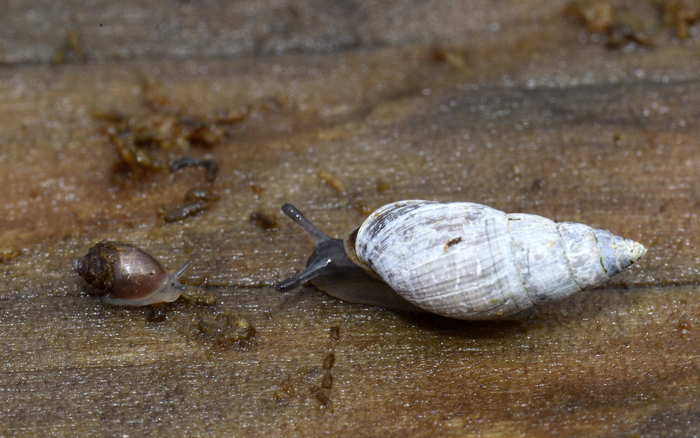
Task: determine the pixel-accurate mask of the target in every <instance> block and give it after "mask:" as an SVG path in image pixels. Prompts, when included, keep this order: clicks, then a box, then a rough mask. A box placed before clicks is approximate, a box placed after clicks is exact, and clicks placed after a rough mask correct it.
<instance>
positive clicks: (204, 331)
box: [196, 312, 255, 348]
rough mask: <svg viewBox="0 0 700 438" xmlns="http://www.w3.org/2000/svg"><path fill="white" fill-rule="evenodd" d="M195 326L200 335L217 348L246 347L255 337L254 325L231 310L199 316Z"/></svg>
mask: <svg viewBox="0 0 700 438" xmlns="http://www.w3.org/2000/svg"><path fill="white" fill-rule="evenodd" d="M196 327H197V330H198V331H199V333H200V334H201V336H202V337H203V338H204V339H206V340H207V341H209V342H211V343H212V344H213V345H214V347H217V348H230V347H239V348H247V347H249V346H250V345H251V344H252V342H253V339H254V337H255V327H253V325H252V324H251V323H250V322H248V320H247V319H245V318H242V317H240V316H238V315H236V314H235V313H232V312H223V313H219V314H217V315H213V316H212V315H204V316H201V317H200V318H199V320H198V321H197V326H196Z"/></svg>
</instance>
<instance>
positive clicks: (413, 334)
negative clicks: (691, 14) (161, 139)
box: [0, 0, 700, 437]
mask: <svg viewBox="0 0 700 438" xmlns="http://www.w3.org/2000/svg"><path fill="white" fill-rule="evenodd" d="M611 3H612V2H611ZM618 3H619V4H623V3H624V2H618ZM120 4H123V7H122V9H116V6H111V8H114V9H110V7H108V6H106V5H103V6H104V7H99V5H98V6H96V7H92V6H91V7H90V8H85V7H84V6H83V4H82V2H78V1H72V2H65V5H64V6H62V7H61V8H63V9H61V13H55V12H56V8H57V6H53V2H44V3H42V2H34V5H33V6H32V7H31V8H30V7H28V6H26V5H25V2H10V3H9V5H8V7H9V10H10V11H11V14H9V15H7V14H4V15H3V17H1V18H0V23H2V26H0V53H1V56H2V59H3V62H4V64H3V67H2V69H0V169H1V171H0V187H3V194H4V200H3V202H2V203H0V259H1V260H3V262H1V263H0V279H1V281H0V339H1V342H2V344H1V347H2V348H0V376H1V379H0V400H2V403H1V404H0V435H2V436H47V435H53V436H75V435H76V434H79V435H83V436H115V435H129V436H143V435H146V434H148V435H151V436H166V435H167V436H380V435H381V436H470V437H471V436H475V437H476V436H483V437H495V436H504V437H514V436H537V437H539V436H543V437H547V436H557V437H559V436H581V437H584V436H585V437H590V436H601V437H617V436H644V437H646V436H649V437H653V436H676V437H686V436H695V435H697V434H698V433H700V408H699V406H700V359H699V354H700V330H699V327H700V303H699V301H698V293H699V292H700V289H699V286H698V285H699V284H700V269H698V265H699V263H700V256H698V250H697V246H698V235H700V221H699V220H698V211H699V209H700V179H699V176H698V174H699V170H700V150H699V149H698V138H700V123H698V115H700V110H699V108H700V76H699V75H698V73H697V72H698V71H700V58H698V57H697V48H698V44H697V39H696V38H695V37H694V33H693V31H694V29H692V28H691V35H690V36H691V37H690V38H689V39H687V40H679V39H678V38H677V37H676V36H675V35H674V31H673V29H668V28H666V27H664V26H663V24H662V19H661V18H660V16H659V13H658V11H657V10H656V9H655V8H654V7H652V6H650V5H651V2H649V4H647V3H644V2H636V3H632V4H637V5H642V6H643V7H642V6H639V8H637V9H635V8H634V7H633V8H632V10H633V12H634V13H638V14H640V16H641V17H643V18H644V19H646V20H650V21H651V22H652V23H656V27H655V28H654V33H653V35H654V38H655V45H654V47H651V48H645V47H640V46H639V45H634V44H633V45H632V46H629V47H626V48H622V49H609V48H606V46H605V38H606V36H605V35H592V34H590V33H588V32H587V31H586V30H585V26H583V25H581V24H580V23H577V22H576V21H575V20H573V19H571V18H567V17H566V16H565V14H564V13H563V10H564V8H565V7H566V5H567V4H568V2H564V1H546V2H545V1H538V0H531V1H521V0H518V1H516V0H511V1H498V2H490V1H474V2H467V1H463V2H457V1H449V2H442V1H440V2H437V1H436V2H419V1H408V0H407V1H397V2H391V3H390V5H389V6H387V3H386V2H349V3H346V2H321V1H319V2H313V1H312V2H305V4H304V6H299V7H297V6H294V4H296V2H283V1H282V2H276V1H272V0H270V1H260V2H252V1H251V2H245V1H244V2H236V3H235V5H229V4H228V3H225V2H186V1H183V2H175V1H167V2H166V1H159V2H139V1H135V0H134V1H130V2H121V3H120ZM615 5H616V6H619V5H618V4H617V3H615ZM628 6H629V4H628ZM154 23H157V24H159V26H154ZM285 23H286V24H285ZM76 41H79V43H76ZM51 60H54V61H56V62H58V61H60V62H61V63H60V64H50V63H49V62H50V61H51ZM241 111H242V112H243V113H245V114H247V117H246V118H245V120H243V121H242V122H237V123H233V124H228V125H224V124H218V125H217V124H216V123H215V122H214V120H215V119H216V118H217V117H218V118H221V117H222V114H233V113H236V112H241ZM115 112H118V113H120V114H122V115H123V117H124V118H126V120H128V123H130V125H129V128H128V129H132V130H134V129H136V128H139V129H151V130H155V129H156V127H157V126H162V125H158V123H162V122H163V121H164V120H165V121H170V122H173V121H174V123H181V121H182V120H193V119H196V120H199V121H200V122H201V123H203V124H204V125H206V126H208V127H210V128H212V129H216V130H219V131H221V132H223V133H224V135H223V137H221V138H223V140H222V141H220V142H218V143H217V144H213V145H210V147H209V148H205V149H202V148H198V147H194V146H191V145H189V144H188V143H187V142H185V143H184V145H182V144H181V145H180V146H175V147H174V148H173V149H171V150H169V151H167V152H163V151H160V150H158V151H156V152H154V154H161V153H163V154H164V156H168V157H169V156H170V155H173V156H175V155H185V154H186V155H190V156H196V157H209V158H213V159H216V160H217V161H218V163H219V166H220V172H219V176H218V178H217V179H216V181H215V182H214V183H213V185H212V186H211V189H212V190H213V191H214V192H215V193H217V194H218V195H219V196H220V200H219V201H216V202H214V203H212V204H211V206H210V209H209V210H208V211H206V212H203V213H201V214H200V215H198V216H195V217H191V218H187V219H185V220H182V221H179V222H173V223H165V222H164V221H163V219H162V217H161V216H160V215H159V214H158V211H159V209H163V208H164V209H169V208H173V207H174V206H178V205H180V204H182V198H183V196H184V194H185V192H187V190H188V189H190V188H192V187H196V186H202V185H206V182H205V181H204V176H203V172H202V171H201V170H200V169H188V170H183V171H181V172H179V173H176V174H169V173H168V172H165V171H161V172H153V173H151V174H148V175H145V176H143V177H141V176H138V175H134V174H133V173H131V174H130V173H128V172H123V171H120V170H119V169H118V166H116V167H115V163H117V161H118V159H117V153H116V150H115V145H114V143H113V142H112V141H110V139H109V138H108V136H107V135H106V134H105V133H106V131H107V130H108V129H109V128H110V126H111V127H112V128H113V127H114V125H115V122H114V117H113V116H114V113H115ZM107 116H109V117H107ZM105 118H107V119H109V120H111V121H109V120H107V121H105ZM123 123H127V122H123ZM217 132H218V131H217ZM164 135H165V136H166V137H168V136H170V137H168V140H170V139H175V140H181V136H179V134H177V133H173V131H168V130H166V131H165V134H164ZM416 198H417V199H421V198H423V199H436V200H454V201H459V200H462V201H467V200H468V201H475V202H481V203H485V204H488V205H491V206H493V207H496V208H499V209H502V210H505V211H509V212H516V211H523V212H529V213H537V214H541V215H544V216H547V217H550V218H553V219H556V220H568V221H579V222H584V223H587V224H590V225H594V226H597V227H602V228H607V229H610V230H611V231H613V232H615V233H617V234H621V235H623V236H626V237H629V238H633V239H635V240H638V241H640V242H642V243H644V244H645V245H646V246H647V247H648V249H649V252H648V253H647V255H646V256H645V258H644V259H643V260H642V261H641V263H640V264H639V265H638V266H635V267H634V268H633V269H631V270H630V271H628V272H626V273H624V274H622V275H620V276H619V277H617V278H615V279H614V280H613V281H612V282H611V284H609V285H607V286H606V287H603V288H600V289H597V290H594V291H590V292H587V293H582V294H579V295H577V296H575V297H573V298H572V299H570V300H568V301H565V302H563V303H560V304H558V305H552V306H547V307H544V308H541V309H539V310H538V311H537V312H536V313H535V315H533V317H532V318H531V319H529V320H527V321H522V322H505V323H504V322H502V323H469V322H460V321H452V320H447V319H443V318H438V317H431V316H427V315H422V316H412V315H401V314H397V313H393V312H390V311H385V310H382V309H377V308H370V307H364V306H357V305H351V304H346V303H342V302H338V301H336V300H333V299H332V298H328V297H326V296H324V295H323V294H322V293H321V292H319V291H317V290H314V289H311V288H306V289H304V290H303V291H302V292H301V293H299V294H295V295H290V296H282V295H280V294H279V293H278V292H276V291H275V290H274V289H272V288H271V287H270V286H271V284H273V283H274V282H275V281H277V280H279V279H282V278H284V277H285V276H286V275H289V274H290V273H293V272H295V271H297V270H299V269H300V268H301V267H302V266H303V264H304V261H305V260H306V257H307V256H308V255H309V253H310V251H311V243H310V242H309V241H308V240H307V238H306V237H305V236H304V235H303V234H302V233H301V231H300V230H299V229H298V228H297V227H296V226H295V225H294V224H292V223H291V222H290V221H289V220H287V219H286V218H284V217H283V216H282V215H281V214H280V213H279V206H280V205H281V204H282V203H283V202H287V201H289V202H293V203H295V204H296V205H298V206H299V207H300V208H301V209H302V210H303V211H304V212H305V213H306V214H307V215H308V216H309V217H310V218H311V219H313V220H314V221H315V222H316V223H317V224H318V225H319V226H320V227H322V228H323V229H324V230H325V231H327V232H328V233H329V234H332V235H336V236H343V235H345V233H347V232H348V231H350V230H351V229H352V228H353V227H354V226H356V225H358V224H359V223H361V221H362V220H363V218H364V217H365V215H366V214H367V212H369V211H371V210H372V209H374V208H376V207H379V206H380V205H382V204H384V203H386V202H389V201H394V200H399V199H416ZM253 213H256V214H258V217H260V216H265V217H268V218H269V219H270V220H271V221H272V222H271V223H270V224H268V225H267V226H261V225H264V224H262V223H261V222H260V221H257V222H256V221H251V220H250V217H251V214H253ZM265 228H269V229H265ZM103 239H115V240H120V241H127V242H132V243H134V244H137V245H139V246H141V247H142V248H144V249H146V250H148V251H150V252H151V253H152V254H153V255H155V256H157V257H158V258H159V259H161V260H162V261H163V264H164V265H165V266H167V267H168V268H170V269H175V268H176V267H177V266H179V265H180V264H181V263H182V262H184V261H186V260H192V261H193V262H194V266H193V268H192V270H191V272H190V273H189V274H188V278H187V281H188V283H191V284H192V285H194V284H198V283H202V282H205V283H204V285H203V286H201V287H200V289H201V288H204V289H206V292H209V293H212V294H215V295H216V297H217V304H216V305H215V306H204V305H197V304H191V303H190V304H188V303H186V302H178V303H176V304H174V305H171V306H168V307H166V309H165V312H164V315H165V317H164V319H163V318H158V317H157V316H158V315H156V314H154V313H153V312H152V311H150V310H147V309H123V308H114V307H106V306H103V305H102V304H100V302H99V301H97V300H96V299H95V298H93V297H90V296H88V295H87V294H86V288H85V286H84V284H83V283H82V281H81V280H80V279H79V278H78V277H77V276H76V275H75V274H74V273H73V272H72V271H71V269H70V262H71V260H72V259H73V258H74V257H76V256H79V255H82V254H84V253H85V252H86V251H87V249H88V248H89V247H90V246H91V245H93V244H94V243H96V242H97V241H100V240H103ZM196 289H197V287H196V286H192V290H196ZM222 315H229V316H230V318H232V320H233V318H234V316H233V315H235V317H238V318H244V319H245V320H247V321H249V322H250V323H251V324H252V325H253V326H254V327H255V334H254V336H252V337H250V338H249V339H244V340H241V341H238V342H233V343H231V344H229V343H226V342H222V339H223V338H221V337H217V335H216V333H214V331H212V330H209V329H207V327H211V326H212V324H219V323H220V322H221V321H222V318H224V316H222ZM217 321H218V322H217ZM220 328H222V329H226V328H227V327H226V325H225V324H224V325H223V326H221V327H220ZM228 329H230V327H229V328H228ZM232 336H233V335H232ZM331 353H333V358H334V360H331V357H330V354H331ZM328 376H331V377H328ZM331 379H332V382H331ZM329 383H332V384H331V385H330V386H331V387H330V389H329V388H323V386H326V387H327V386H329Z"/></svg>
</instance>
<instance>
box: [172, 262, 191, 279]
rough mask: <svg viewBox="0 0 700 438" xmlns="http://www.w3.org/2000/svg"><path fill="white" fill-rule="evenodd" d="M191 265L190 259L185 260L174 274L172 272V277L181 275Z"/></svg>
mask: <svg viewBox="0 0 700 438" xmlns="http://www.w3.org/2000/svg"><path fill="white" fill-rule="evenodd" d="M191 267H192V262H191V261H188V262H185V263H184V264H183V265H182V266H181V267H180V269H178V270H177V271H175V274H173V278H180V277H181V276H182V274H184V273H185V272H187V270H188V269H190V268H191Z"/></svg>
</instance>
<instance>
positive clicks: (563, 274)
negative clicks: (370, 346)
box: [354, 200, 646, 319]
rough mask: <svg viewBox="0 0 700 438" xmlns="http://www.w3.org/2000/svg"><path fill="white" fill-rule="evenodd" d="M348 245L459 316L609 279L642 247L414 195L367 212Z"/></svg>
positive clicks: (422, 303)
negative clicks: (366, 216)
mask: <svg viewBox="0 0 700 438" xmlns="http://www.w3.org/2000/svg"><path fill="white" fill-rule="evenodd" d="M354 250H355V255H356V258H357V259H358V260H359V261H360V262H361V264H363V265H364V266H366V267H368V268H369V269H371V270H372V271H373V272H374V273H376V274H377V275H378V276H379V277H381V278H382V279H383V280H384V281H385V282H386V283H387V284H388V285H389V286H390V287H391V288H392V289H393V290H395V291H396V292H397V293H398V294H399V295H400V296H401V297H403V298H404V299H406V300H407V301H409V302H410V303H412V304H414V305H416V306H417V307H420V308H422V309H424V310H427V311H429V312H433V313H436V314H440V315H443V316H447V317H451V318H458V319H492V318H499V317H503V316H508V315H514V314H517V313H519V312H521V311H523V310H526V309H528V308H530V307H532V306H533V305H536V304H539V303H542V302H548V301H556V300H560V299H562V298H565V297H567V296H569V295H571V294H573V293H575V292H578V291H580V290H582V289H585V288H589V287H592V286H596V285H599V284H601V283H603V282H605V281H607V280H608V279H609V278H610V277H611V276H613V275H615V274H617V273H619V272H620V271H622V270H623V269H625V268H626V267H628V266H629V265H631V264H632V263H634V262H635V261H636V260H638V259H639V258H640V257H641V256H643V255H644V253H645V251H646V250H645V248H644V247H643V246H642V245H641V244H639V243H637V242H634V241H632V240H628V239H624V238H622V237H619V236H615V235H614V234H612V233H610V232H609V231H606V230H598V229H594V228H591V227H589V226H587V225H583V224H576V223H567V222H562V223H557V222H554V221H552V220H549V219H547V218H544V217H541V216H536V215H531V214H520V213H516V214H506V213H504V212H502V211H499V210H496V209H493V208H490V207H487V206H485V205H481V204H475V203H468V202H454V203H439V202H432V201H420V200H410V201H400V202H395V203H391V204H387V205H385V206H383V207H381V208H379V209H378V210H376V211H375V212H374V213H372V214H371V215H370V216H369V217H368V218H367V219H366V220H365V222H364V223H363V224H362V225H361V226H360V227H359V229H358V230H357V234H356V236H355V237H354Z"/></svg>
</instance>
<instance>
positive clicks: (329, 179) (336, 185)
mask: <svg viewBox="0 0 700 438" xmlns="http://www.w3.org/2000/svg"><path fill="white" fill-rule="evenodd" d="M318 177H319V178H321V181H323V182H324V183H326V184H327V185H328V186H329V187H331V188H332V189H333V190H335V191H336V192H338V193H339V194H344V193H345V192H346V190H345V184H343V182H342V181H341V180H340V179H339V178H338V177H336V176H335V175H333V174H332V173H330V172H328V171H326V170H320V171H319V172H318Z"/></svg>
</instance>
